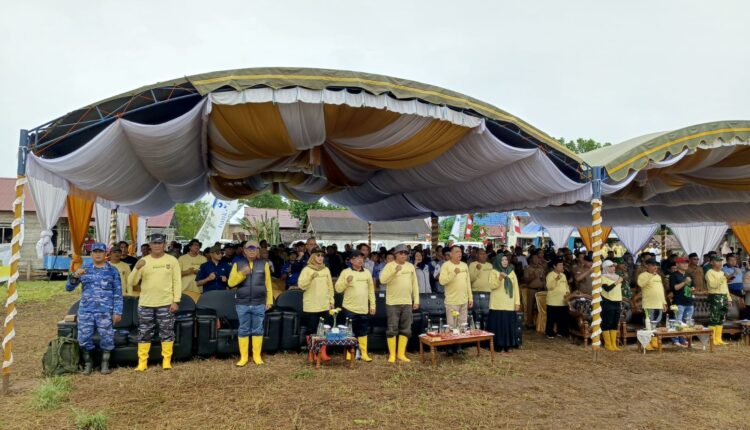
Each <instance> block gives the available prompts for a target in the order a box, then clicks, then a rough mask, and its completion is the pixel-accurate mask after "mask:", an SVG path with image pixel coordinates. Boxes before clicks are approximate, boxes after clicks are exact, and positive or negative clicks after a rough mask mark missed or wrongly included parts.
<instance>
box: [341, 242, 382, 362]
mask: <svg viewBox="0 0 750 430" xmlns="http://www.w3.org/2000/svg"><path fill="white" fill-rule="evenodd" d="M349 261H350V262H351V264H352V268H351V269H344V270H342V271H341V274H340V275H339V278H338V280H337V281H336V292H338V293H344V303H343V308H344V317H346V318H349V319H350V320H351V322H352V330H353V331H354V336H356V337H357V341H358V342H359V350H360V353H361V354H362V361H372V358H370V356H369V355H367V331H368V330H369V322H370V316H372V315H375V283H374V282H373V280H372V273H370V271H369V270H367V269H365V268H364V263H365V258H364V255H363V254H362V253H361V252H360V251H352V253H351V257H349Z"/></svg>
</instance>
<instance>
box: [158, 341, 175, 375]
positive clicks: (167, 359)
mask: <svg viewBox="0 0 750 430" xmlns="http://www.w3.org/2000/svg"><path fill="white" fill-rule="evenodd" d="M173 347H174V342H162V343H161V358H162V360H161V368H162V369H164V370H169V369H171V368H172V349H173Z"/></svg>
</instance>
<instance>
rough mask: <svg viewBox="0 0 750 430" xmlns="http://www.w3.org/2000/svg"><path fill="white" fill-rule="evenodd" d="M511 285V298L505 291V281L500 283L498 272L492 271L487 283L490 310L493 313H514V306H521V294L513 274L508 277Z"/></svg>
mask: <svg viewBox="0 0 750 430" xmlns="http://www.w3.org/2000/svg"><path fill="white" fill-rule="evenodd" d="M508 277H509V278H510V281H511V282H512V283H513V297H510V296H509V295H508V293H507V292H506V291H505V281H504V280H503V281H502V282H500V272H498V271H497V270H494V269H493V270H492V274H491V275H490V277H489V279H488V282H489V283H490V288H491V290H492V292H491V293H490V309H492V310H494V311H514V310H516V308H515V307H516V306H521V293H520V290H519V288H518V278H516V274H515V273H514V272H510V275H508Z"/></svg>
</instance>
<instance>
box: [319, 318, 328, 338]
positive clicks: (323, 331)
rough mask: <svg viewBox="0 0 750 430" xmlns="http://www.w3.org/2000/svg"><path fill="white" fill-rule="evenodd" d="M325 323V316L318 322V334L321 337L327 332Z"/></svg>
mask: <svg viewBox="0 0 750 430" xmlns="http://www.w3.org/2000/svg"><path fill="white" fill-rule="evenodd" d="M324 325H325V324H324V323H323V318H321V319H320V321H319V322H318V336H319V337H323V335H325V334H326V333H325V331H326V329H325V327H324Z"/></svg>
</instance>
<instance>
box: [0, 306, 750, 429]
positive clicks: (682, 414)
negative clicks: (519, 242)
mask: <svg viewBox="0 0 750 430" xmlns="http://www.w3.org/2000/svg"><path fill="white" fill-rule="evenodd" d="M4 296H5V295H4V291H3V298H4ZM75 300H76V296H74V295H72V294H71V295H65V294H58V293H56V294H52V295H50V296H49V297H44V298H36V299H34V300H29V301H25V302H22V303H21V304H20V305H19V316H18V321H17V333H18V336H17V338H16V339H17V341H16V343H15V351H16V363H17V365H16V366H15V367H14V371H13V372H14V373H13V376H12V388H13V393H12V395H11V396H9V397H0V412H2V415H0V428H1V429H65V428H75V423H74V414H73V412H72V410H73V408H76V409H83V410H86V411H89V412H96V411H104V412H106V414H107V415H108V417H109V423H110V428H115V429H192V428H196V429H198V428H200V429H256V428H257V429H266V428H281V429H293V428H297V429H319V428H334V429H338V428H350V429H351V428H403V429H422V428H425V429H436V428H457V429H459V428H467V429H468V428H471V429H474V428H486V429H490V428H492V429H502V428H543V429H547V428H548V429H569V428H570V429H578V428H597V429H667V428H685V427H688V428H696V429H699V428H701V429H702V428H716V429H746V428H750V416H749V415H748V414H747V412H746V408H745V407H744V405H746V403H747V401H748V399H750V372H748V371H747V363H748V357H750V348H746V347H743V346H740V345H739V343H738V342H733V343H732V344H731V345H730V346H727V347H721V348H718V350H717V352H715V353H713V354H710V353H708V352H707V351H702V350H697V351H686V350H681V349H674V348H671V347H668V348H666V349H665V352H664V354H663V355H661V356H659V355H658V354H655V353H649V354H648V355H645V356H644V355H642V354H640V353H637V352H636V351H635V347H634V346H632V345H631V346H629V348H628V350H627V351H624V352H621V353H603V354H602V357H601V358H600V360H599V361H597V362H593V360H592V353H591V351H590V350H587V349H584V348H583V347H582V346H581V344H580V343H575V342H571V341H563V340H547V339H546V338H543V337H542V336H539V335H537V334H536V333H533V332H526V333H525V336H526V338H525V343H524V346H523V348H522V349H521V350H519V351H515V352H513V353H512V354H510V355H502V354H498V355H496V359H495V362H494V364H492V363H491V362H490V357H489V353H487V351H483V353H482V355H481V356H480V357H479V358H477V357H476V356H475V355H474V354H473V353H467V354H466V355H465V356H461V357H457V358H447V357H445V356H442V355H441V356H439V358H438V367H437V368H436V369H432V368H430V367H429V366H428V365H421V364H419V362H418V360H417V354H415V353H412V354H411V357H412V358H413V361H412V363H409V364H399V365H389V364H388V363H387V362H386V359H385V356H384V355H381V354H374V358H375V361H374V362H372V363H357V364H356V366H355V368H354V369H353V370H350V369H348V368H347V367H344V366H343V365H342V363H341V361H340V357H336V358H335V361H334V362H333V363H332V364H329V365H327V366H325V367H324V369H321V370H315V369H314V368H312V367H311V366H309V365H307V364H306V362H305V360H304V357H303V356H302V355H298V354H284V353H279V354H275V355H270V356H267V357H265V360H266V363H267V365H266V366H263V367H260V368H258V367H255V366H248V367H247V368H242V369H238V368H235V367H234V360H232V359H211V360H195V361H191V362H186V363H177V364H176V365H175V366H174V369H173V370H172V371H170V372H163V371H161V370H160V369H158V368H156V367H152V368H149V370H148V371H147V372H146V373H145V374H136V373H135V372H134V371H133V370H132V368H119V369H116V371H115V372H114V373H113V374H112V375H109V376H103V375H100V374H95V375H93V376H90V377H84V376H82V375H77V376H74V377H73V378H72V381H73V391H72V393H71V395H70V396H69V400H68V401H67V402H65V403H63V405H62V406H61V407H59V408H57V409H55V410H51V411H38V410H35V409H34V408H33V407H32V405H31V392H32V390H33V389H34V388H35V387H36V386H38V385H39V384H40V383H41V382H42V380H43V379H42V377H41V356H42V354H43V352H44V350H45V347H46V344H47V342H48V341H49V340H50V339H51V338H52V337H54V336H55V323H56V321H58V320H59V319H60V317H61V315H63V314H64V313H65V311H66V310H67V308H68V307H69V305H70V304H71V303H72V302H74V301H75ZM0 318H3V319H4V315H3V314H2V313H0Z"/></svg>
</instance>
